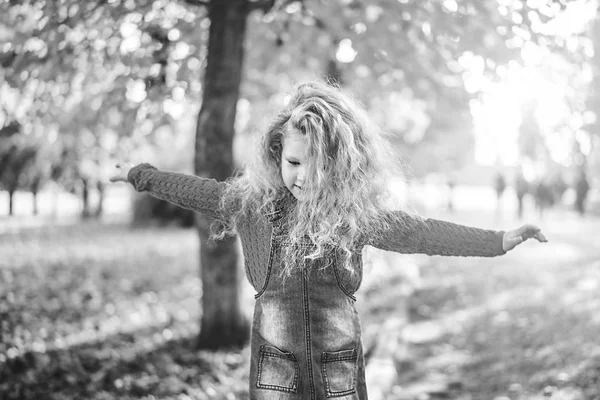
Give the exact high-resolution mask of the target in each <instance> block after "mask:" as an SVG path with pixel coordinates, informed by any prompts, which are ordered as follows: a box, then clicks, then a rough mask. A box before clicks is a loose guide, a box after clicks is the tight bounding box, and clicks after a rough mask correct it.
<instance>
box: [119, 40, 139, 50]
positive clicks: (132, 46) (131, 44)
mask: <svg viewBox="0 0 600 400" xmlns="http://www.w3.org/2000/svg"><path fill="white" fill-rule="evenodd" d="M140 46H141V42H140V38H139V36H129V37H127V38H125V39H124V40H123V42H122V43H121V46H120V48H119V50H120V51H121V54H127V53H133V52H134V51H136V50H137V49H139V48H140Z"/></svg>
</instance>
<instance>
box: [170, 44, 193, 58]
mask: <svg viewBox="0 0 600 400" xmlns="http://www.w3.org/2000/svg"><path fill="white" fill-rule="evenodd" d="M189 54H190V46H189V45H188V44H187V43H185V42H177V44H176V45H175V50H174V51H173V53H172V57H173V59H174V60H183V59H184V58H186V57H187V56H188V55H189Z"/></svg>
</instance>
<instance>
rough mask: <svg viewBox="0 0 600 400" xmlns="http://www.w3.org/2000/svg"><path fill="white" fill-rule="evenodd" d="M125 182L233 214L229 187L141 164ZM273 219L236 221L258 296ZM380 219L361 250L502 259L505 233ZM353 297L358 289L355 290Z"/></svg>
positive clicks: (220, 216)
mask: <svg viewBox="0 0 600 400" xmlns="http://www.w3.org/2000/svg"><path fill="white" fill-rule="evenodd" d="M128 180H129V182H130V183H131V184H132V185H133V187H134V188H135V190H136V191H138V192H144V191H145V192H148V193H149V194H150V195H152V196H153V197H156V198H159V199H162V200H166V201H169V202H171V203H173V204H176V205H178V206H181V207H183V208H187V209H190V210H193V211H196V212H199V213H202V214H204V215H207V216H209V217H211V218H214V219H217V220H221V221H224V220H226V219H227V218H228V217H229V216H230V215H231V213H232V212H233V210H228V209H223V208H222V207H221V196H222V194H223V192H224V190H225V188H226V185H228V183H226V182H217V181H216V180H214V179H209V178H202V177H198V176H193V175H186V174H180V173H173V172H164V171H159V170H157V169H156V168H155V167H153V166H151V165H149V164H140V165H137V166H135V167H133V168H132V169H131V170H130V171H129V175H128ZM281 211H282V210H280V209H279V210H274V213H272V214H263V213H259V212H248V213H245V214H244V215H243V216H242V218H240V220H239V221H238V225H237V232H238V235H239V237H240V240H241V243H242V249H243V252H244V262H245V267H246V276H247V277H248V280H249V281H250V283H251V284H252V285H253V286H254V288H255V289H256V290H257V291H260V290H261V288H262V287H263V285H264V283H265V282H266V279H267V270H266V268H265V266H266V265H268V259H269V255H270V251H271V249H270V246H271V239H272V237H273V235H274V234H276V232H274V231H273V224H272V220H273V218H274V217H276V216H277V214H278V213H280V212H281ZM382 218H387V219H388V221H390V224H389V229H388V230H387V231H386V232H381V234H378V235H373V236H372V237H370V238H368V239H367V240H366V241H365V243H364V245H371V246H373V247H376V248H379V249H383V250H388V251H395V252H399V253H421V254H427V255H442V256H475V257H493V256H498V255H502V254H505V251H504V250H503V248H502V238H503V235H504V232H503V231H493V230H486V229H480V228H474V227H468V226H464V225H459V224H455V223H452V222H448V221H441V220H436V219H431V218H414V217H412V216H409V215H408V214H407V213H405V212H403V211H390V212H388V213H386V215H385V216H384V215H382ZM353 289H354V290H353V291H355V290H356V289H358V288H357V287H356V288H353Z"/></svg>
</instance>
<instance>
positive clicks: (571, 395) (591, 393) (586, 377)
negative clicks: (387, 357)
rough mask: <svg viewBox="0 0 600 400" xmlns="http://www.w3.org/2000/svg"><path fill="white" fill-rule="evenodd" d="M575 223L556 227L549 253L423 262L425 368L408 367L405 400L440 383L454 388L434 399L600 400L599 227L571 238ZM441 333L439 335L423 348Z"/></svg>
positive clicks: (419, 313)
mask: <svg viewBox="0 0 600 400" xmlns="http://www.w3.org/2000/svg"><path fill="white" fill-rule="evenodd" d="M571 222H572V221H569V220H568V217H567V220H565V219H561V220H555V222H554V223H552V222H550V221H548V222H547V225H548V226H547V227H546V229H545V230H546V233H547V235H548V236H549V237H550V240H551V242H550V243H551V245H549V246H545V245H544V246H542V245H539V244H535V243H527V244H526V245H524V247H522V248H519V249H518V250H515V251H514V252H511V253H509V254H508V255H506V256H504V257H500V258H494V259H489V260H488V259H460V258H440V257H434V258H428V259H423V260H422V261H423V263H422V269H421V271H422V273H423V287H422V288H421V289H420V290H419V291H418V292H417V293H416V295H415V296H414V297H413V298H412V299H411V303H412V307H411V308H412V310H413V321H414V322H413V324H411V325H412V326H409V328H408V329H407V331H408V332H410V331H411V328H413V332H412V333H413V335H412V337H413V338H414V337H415V336H416V340H413V342H414V343H411V344H410V345H409V352H410V358H411V359H412V360H416V361H415V364H413V365H411V366H410V367H409V368H406V363H404V364H403V365H404V367H405V368H404V369H403V370H402V368H399V369H400V370H401V371H400V376H401V377H400V379H399V381H398V384H397V387H396V391H395V392H396V393H397V396H398V397H397V398H398V399H404V398H407V397H406V395H405V394H402V392H410V390H411V387H416V386H417V385H418V384H422V383H424V385H422V386H421V388H425V389H427V388H430V389H431V388H435V387H436V385H433V384H431V383H432V382H433V383H435V382H438V383H439V382H443V383H444V384H443V385H438V387H442V388H443V390H440V391H436V390H433V389H432V390H431V392H432V393H429V394H428V396H430V397H431V398H437V397H436V396H438V397H440V398H441V397H443V396H446V398H455V399H482V400H486V399H496V398H502V399H528V400H534V399H542V398H552V399H557V400H558V399H563V400H575V399H578V400H588V399H589V400H592V399H593V400H597V399H600V343H599V342H598V332H600V317H599V315H600V298H599V297H598V293H599V291H600V248H599V247H597V243H598V238H600V234H599V233H597V232H596V228H594V226H597V225H595V224H594V223H593V222H590V221H586V222H583V221H582V222H581V223H579V222H577V221H575V223H576V224H579V225H577V226H578V227H579V228H578V229H573V230H572V231H569V230H568V229H566V228H565V226H566V225H568V224H569V223H571ZM597 222H598V221H597V220H596V223H597ZM561 249H570V250H569V251H562V250H561ZM432 327H435V328H436V329H437V330H438V331H439V334H438V335H433V336H431V338H430V339H428V340H422V341H419V340H418V334H419V333H421V334H422V336H426V335H424V334H425V333H427V332H426V331H427V329H430V330H431V329H433V328H432ZM427 384H430V385H429V386H427ZM425 391H427V390H425Z"/></svg>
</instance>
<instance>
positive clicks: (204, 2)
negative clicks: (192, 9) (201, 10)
mask: <svg viewBox="0 0 600 400" xmlns="http://www.w3.org/2000/svg"><path fill="white" fill-rule="evenodd" d="M215 1H219V0H215ZM183 2H184V3H186V4H189V5H191V6H199V7H200V6H201V7H208V4H209V3H210V2H209V1H208V0H183Z"/></svg>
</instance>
